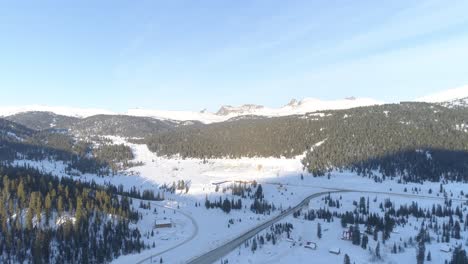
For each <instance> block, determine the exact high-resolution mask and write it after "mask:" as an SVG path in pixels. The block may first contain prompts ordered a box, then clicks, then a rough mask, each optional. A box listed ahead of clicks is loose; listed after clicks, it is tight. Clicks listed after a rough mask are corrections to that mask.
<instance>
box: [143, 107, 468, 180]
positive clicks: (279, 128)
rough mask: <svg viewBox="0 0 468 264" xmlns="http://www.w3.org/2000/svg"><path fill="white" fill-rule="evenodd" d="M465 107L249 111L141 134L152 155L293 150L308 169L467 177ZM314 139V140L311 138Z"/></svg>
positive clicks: (467, 113)
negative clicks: (264, 115)
mask: <svg viewBox="0 0 468 264" xmlns="http://www.w3.org/2000/svg"><path fill="white" fill-rule="evenodd" d="M466 124H468V109H467V108H456V109H455V108H454V109H450V108H445V107H443V106H440V105H437V104H427V103H401V104H393V105H382V106H370V107H361V108H354V109H348V110H339V111H323V112H321V113H310V114H306V115H302V116H287V117H275V118H260V117H252V118H249V119H240V120H230V121H227V122H222V123H215V124H209V125H197V126H186V127H179V128H177V129H175V130H174V131H171V132H167V133H157V134H154V135H152V136H150V137H148V138H147V139H146V143H147V144H148V146H149V148H150V150H152V151H154V152H157V153H158V154H160V155H169V156H171V155H181V156H182V157H197V158H202V159H204V158H219V157H231V158H239V157H245V156H247V157H254V156H264V157H272V156H273V157H280V156H284V157H293V156H296V155H300V154H303V153H304V152H305V151H307V155H306V157H305V159H304V160H303V163H304V166H305V167H306V168H307V169H308V170H309V171H310V172H311V173H313V174H314V175H316V176H321V175H325V174H327V173H328V172H330V171H332V170H345V169H346V170H351V171H354V172H357V173H359V174H361V175H365V176H368V175H372V174H375V172H379V173H381V174H383V175H384V176H385V177H393V176H402V180H404V181H421V180H432V181H437V180H439V179H440V178H441V177H444V178H446V179H453V180H457V181H465V180H467V176H466V175H468V133H466V132H465V131H463V130H462V129H460V127H463V126H464V125H466ZM319 142H322V144H317V143H319Z"/></svg>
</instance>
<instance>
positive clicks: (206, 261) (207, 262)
mask: <svg viewBox="0 0 468 264" xmlns="http://www.w3.org/2000/svg"><path fill="white" fill-rule="evenodd" d="M270 184H272V183H270ZM313 187H317V186H313ZM324 189H328V190H329V191H326V192H319V193H316V194H313V195H310V196H308V197H307V198H305V199H304V200H303V201H302V202H301V203H299V204H298V205H296V206H295V207H293V208H290V209H288V210H286V211H284V212H283V213H281V214H280V215H278V216H277V217H275V218H273V219H271V220H269V221H267V222H265V223H263V224H261V225H259V226H257V227H255V228H253V229H251V230H249V231H247V232H245V233H243V234H241V235H239V236H238V237H236V238H234V239H232V240H230V241H228V242H226V243H225V244H223V245H221V246H219V247H217V248H215V249H213V250H211V251H209V252H206V253H204V254H203V255H200V256H197V257H195V258H192V259H191V260H189V261H188V262H187V263H188V264H211V263H214V262H216V261H217V260H219V259H221V258H222V257H224V256H226V255H227V254H229V253H230V252H232V251H234V250H235V249H236V248H238V247H239V246H240V245H242V244H243V243H244V242H245V241H247V240H248V239H250V238H252V237H253V236H255V235H256V234H258V233H260V232H261V231H262V230H264V229H266V228H268V227H270V226H271V225H273V224H275V223H276V222H278V221H280V220H282V219H283V218H285V217H286V216H288V215H291V214H292V213H294V212H296V211H297V210H299V209H301V208H303V207H305V206H307V205H308V204H309V202H310V200H311V199H314V198H317V197H320V196H322V195H327V194H329V193H344V192H355V193H367V194H380V195H391V196H399V197H405V198H418V199H431V200H444V199H445V198H444V197H434V196H425V195H417V194H402V193H391V192H377V191H365V190H351V189H333V188H324ZM450 199H452V200H455V201H461V202H466V201H467V200H466V199H456V198H450Z"/></svg>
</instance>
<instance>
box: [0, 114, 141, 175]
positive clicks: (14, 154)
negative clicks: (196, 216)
mask: <svg viewBox="0 0 468 264" xmlns="http://www.w3.org/2000/svg"><path fill="white" fill-rule="evenodd" d="M2 128H3V129H2ZM94 140H95V143H97V144H95V146H94V147H93V144H92V143H90V142H87V141H82V140H76V139H75V138H74V137H72V136H70V135H68V134H67V133H61V132H59V131H55V130H49V131H34V130H31V129H29V128H26V127H23V126H22V125H19V124H15V123H13V122H10V121H7V120H3V119H0V158H1V160H3V161H13V160H21V159H25V160H32V161H42V160H50V161H63V162H64V163H65V165H66V168H65V170H66V172H67V173H68V174H70V175H74V174H75V173H76V172H80V173H93V174H97V175H100V176H103V175H110V174H111V173H115V172H116V171H118V170H121V169H126V168H128V167H131V166H134V165H138V164H134V163H132V162H131V160H132V159H133V158H134V156H133V153H132V150H131V149H130V147H128V146H125V145H113V144H110V143H109V142H108V141H106V140H104V139H103V138H95V139H94Z"/></svg>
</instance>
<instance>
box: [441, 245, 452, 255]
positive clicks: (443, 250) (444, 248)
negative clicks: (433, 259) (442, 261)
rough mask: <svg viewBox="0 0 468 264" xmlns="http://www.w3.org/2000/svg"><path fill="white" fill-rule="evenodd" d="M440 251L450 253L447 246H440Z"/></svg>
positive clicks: (450, 249) (450, 250) (449, 247)
mask: <svg viewBox="0 0 468 264" xmlns="http://www.w3.org/2000/svg"><path fill="white" fill-rule="evenodd" d="M440 251H442V252H444V253H450V252H452V247H451V246H449V245H442V246H441V247H440Z"/></svg>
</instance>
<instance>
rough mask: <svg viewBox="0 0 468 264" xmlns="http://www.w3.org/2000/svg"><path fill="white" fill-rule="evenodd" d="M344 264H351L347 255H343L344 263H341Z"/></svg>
mask: <svg viewBox="0 0 468 264" xmlns="http://www.w3.org/2000/svg"><path fill="white" fill-rule="evenodd" d="M343 263H344V264H351V260H350V259H349V256H348V254H345V255H344V261H343Z"/></svg>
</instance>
